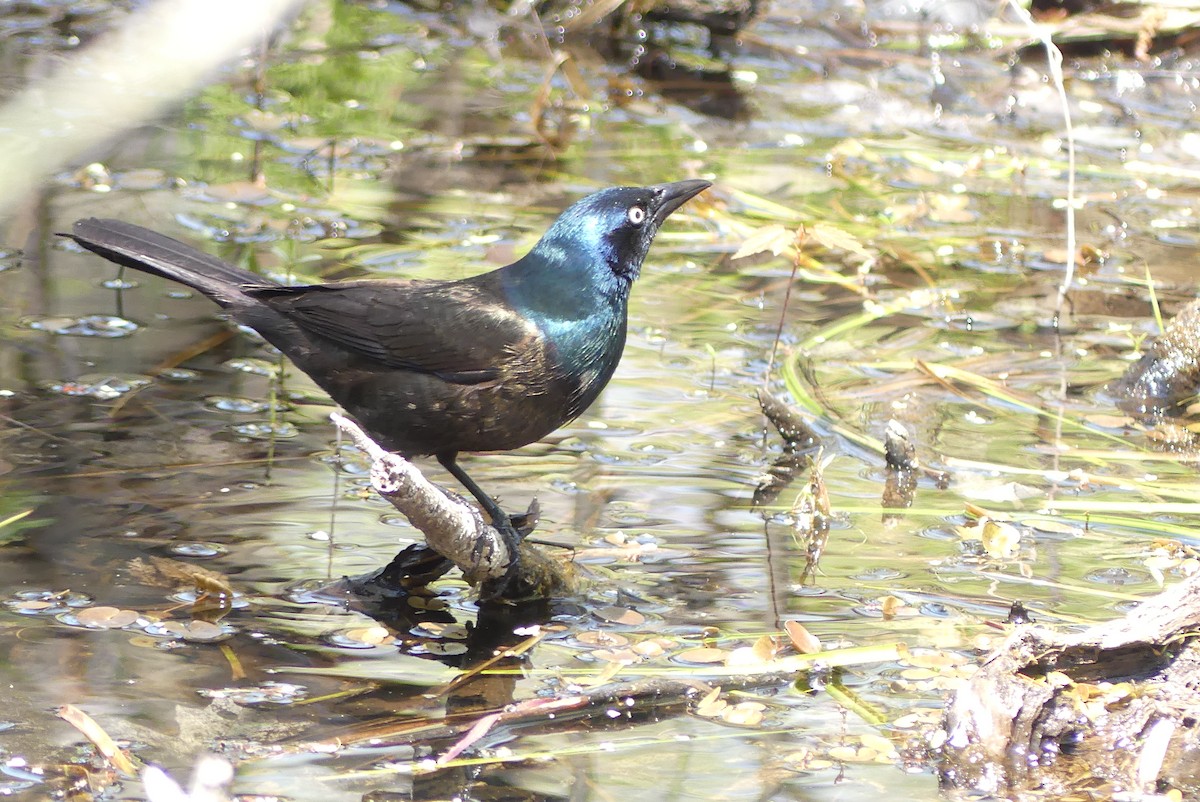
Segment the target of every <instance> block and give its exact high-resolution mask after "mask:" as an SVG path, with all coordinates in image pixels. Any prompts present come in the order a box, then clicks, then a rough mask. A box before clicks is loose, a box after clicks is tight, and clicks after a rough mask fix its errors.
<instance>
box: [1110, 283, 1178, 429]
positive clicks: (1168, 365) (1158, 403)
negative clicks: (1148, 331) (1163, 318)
mask: <svg viewBox="0 0 1200 802" xmlns="http://www.w3.org/2000/svg"><path fill="white" fill-rule="evenodd" d="M1197 390H1200V299H1197V300H1195V301H1192V302H1191V303H1190V304H1188V305H1187V306H1185V307H1184V308H1183V309H1182V310H1181V311H1180V312H1179V314H1177V315H1176V316H1175V318H1174V319H1173V320H1172V321H1171V322H1170V323H1169V324H1167V328H1166V330H1165V331H1164V332H1163V333H1162V336H1160V337H1159V338H1158V339H1156V340H1155V341H1154V342H1152V343H1151V344H1150V345H1149V346H1148V347H1147V348H1146V350H1145V351H1144V352H1143V354H1142V358H1141V359H1139V360H1138V361H1137V362H1136V363H1134V364H1133V365H1132V366H1130V368H1129V369H1128V370H1126V371H1125V375H1124V376H1122V377H1121V379H1120V380H1119V381H1118V382H1116V384H1114V385H1113V386H1112V391H1113V393H1114V394H1115V395H1117V396H1118V398H1119V402H1118V403H1119V404H1120V406H1121V408H1122V409H1124V410H1125V411H1127V412H1129V413H1130V414H1133V415H1147V414H1149V415H1172V414H1176V415H1177V414H1179V413H1180V412H1181V411H1182V407H1183V405H1185V404H1186V403H1187V402H1188V401H1190V400H1191V399H1192V398H1194V397H1195V395H1196V392H1197Z"/></svg>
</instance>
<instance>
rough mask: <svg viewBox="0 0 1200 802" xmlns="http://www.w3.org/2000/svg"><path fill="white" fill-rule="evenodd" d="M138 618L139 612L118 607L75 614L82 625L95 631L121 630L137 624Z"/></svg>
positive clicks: (92, 609)
mask: <svg viewBox="0 0 1200 802" xmlns="http://www.w3.org/2000/svg"><path fill="white" fill-rule="evenodd" d="M138 618H139V614H138V613H137V612H135V611H133V610H121V609H118V608H116V607H89V608H87V609H86V610H80V611H79V612H78V613H76V614H75V620H77V621H78V622H79V623H80V624H82V625H83V626H85V627H93V628H95V629H121V628H122V627H127V626H129V625H130V624H133V623H135V622H136V621H137V620H138Z"/></svg>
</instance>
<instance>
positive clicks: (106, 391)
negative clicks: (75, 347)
mask: <svg viewBox="0 0 1200 802" xmlns="http://www.w3.org/2000/svg"><path fill="white" fill-rule="evenodd" d="M150 381H151V380H150V377H148V376H139V375H137V374H126V375H102V374H96V373H89V374H85V375H83V376H80V377H79V378H77V379H75V380H74V381H62V382H46V383H43V384H42V385H41V387H42V389H43V390H49V391H50V392H52V393H59V394H61V395H69V396H86V397H88V398H96V399H99V400H101V401H112V400H113V399H115V398H120V397H121V396H123V395H125V394H126V393H128V392H131V391H133V390H137V389H139V388H141V387H145V386H146V385H148V384H150Z"/></svg>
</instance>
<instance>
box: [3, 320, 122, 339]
mask: <svg viewBox="0 0 1200 802" xmlns="http://www.w3.org/2000/svg"><path fill="white" fill-rule="evenodd" d="M25 324H26V325H27V326H29V328H31V329H35V330H37V331H45V332H49V333H50V334H58V335H62V336H68V337H105V338H115V337H128V336H129V335H130V334H133V333H134V332H135V331H137V330H138V325H137V324H136V323H134V322H133V321H130V320H126V319H125V318H123V317H117V316H115V315H84V316H83V317H78V318H73V317H44V318H39V319H32V320H26V322H25Z"/></svg>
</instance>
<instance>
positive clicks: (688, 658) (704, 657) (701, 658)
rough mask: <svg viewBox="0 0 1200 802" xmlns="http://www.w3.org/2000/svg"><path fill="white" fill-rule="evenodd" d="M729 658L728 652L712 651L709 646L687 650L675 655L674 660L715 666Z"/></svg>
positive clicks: (722, 650)
mask: <svg viewBox="0 0 1200 802" xmlns="http://www.w3.org/2000/svg"><path fill="white" fill-rule="evenodd" d="M728 656H729V652H727V651H725V650H724V649H714V648H712V647H709V646H700V647H697V648H695V649H688V650H686V651H683V652H680V653H679V654H677V655H675V657H674V659H675V660H678V661H679V662H681V663H697V664H699V665H715V664H717V663H724V662H725V658H727V657H728Z"/></svg>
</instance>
